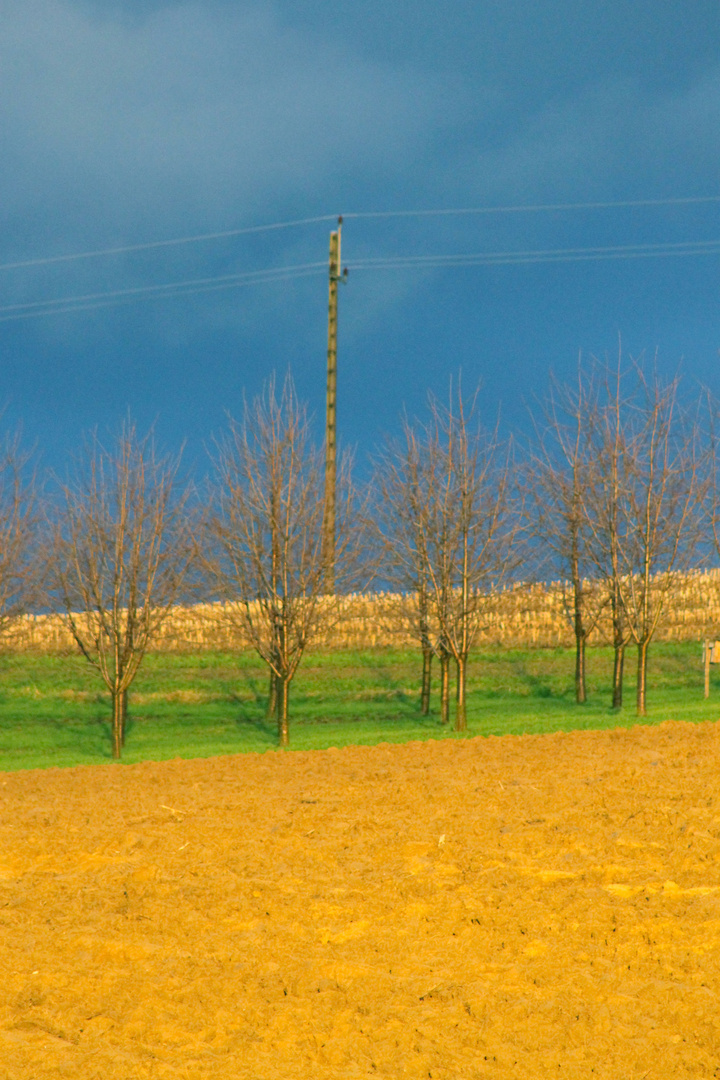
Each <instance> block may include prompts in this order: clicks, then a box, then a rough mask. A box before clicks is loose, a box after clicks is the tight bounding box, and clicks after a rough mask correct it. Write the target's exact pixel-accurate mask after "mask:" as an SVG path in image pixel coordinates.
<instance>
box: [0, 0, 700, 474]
mask: <svg viewBox="0 0 720 1080" xmlns="http://www.w3.org/2000/svg"><path fill="white" fill-rule="evenodd" d="M0 12H1V15H2V17H1V19H0V82H1V85H0V154H1V155H2V161H3V169H2V172H1V173H0V222H1V226H2V227H1V228H0V265H2V266H3V267H6V266H7V264H9V263H18V262H26V261H30V260H42V259H48V258H52V257H55V256H59V255H66V254H72V253H82V252H86V251H91V250H97V249H106V248H114V247H125V246H132V245H137V244H146V243H152V242H154V241H160V240H167V239H173V238H182V237H188V236H194V235H200V234H205V233H209V232H224V231H227V230H238V229H242V228H244V227H249V226H254V225H260V224H266V223H267V224H269V223H275V222H285V221H292V220H297V219H304V218H309V217H315V216H320V217H322V216H324V215H334V214H338V213H343V214H345V215H348V217H347V218H346V221H345V225H344V230H343V261H344V262H345V263H346V264H347V265H348V267H349V269H350V278H349V281H348V284H347V286H345V287H343V289H342V295H341V298H340V299H341V310H340V351H339V414H338V415H339V424H340V428H341V433H342V437H343V439H344V441H345V442H346V443H349V444H356V445H357V446H358V449H359V451H360V455H361V456H362V455H363V454H365V453H366V452H367V451H370V450H371V449H372V446H373V445H374V444H375V443H376V442H377V441H378V440H379V439H380V438H381V437H382V435H383V433H384V432H386V431H391V430H393V429H394V428H395V426H396V425H397V420H398V416H399V414H400V412H401V410H402V409H403V408H404V407H405V408H407V410H408V411H409V412H410V413H413V412H416V411H418V410H421V409H422V406H423V401H424V398H425V395H426V392H427V391H428V390H433V391H435V392H436V393H439V394H444V393H445V392H446V389H447V386H448V382H449V379H450V376H451V375H452V374H453V373H456V372H457V371H458V369H462V373H463V382H464V385H465V386H466V387H468V388H471V387H474V385H475V384H476V383H478V382H482V386H483V390H482V403H483V411H484V413H485V415H486V417H487V419H488V422H492V420H493V419H494V417H495V416H496V414H497V411H498V409H500V410H501V413H502V416H503V417H504V419H505V420H506V421H507V422H508V424H511V425H516V426H522V424H523V423H524V418H525V415H526V413H525V410H526V405H527V403H528V402H530V401H532V399H533V396H534V395H541V394H542V393H543V391H544V389H545V387H546V385H547V378H548V372H549V370H550V368H552V369H553V370H554V371H555V372H556V374H558V375H560V377H562V376H563V375H564V374H566V373H568V374H569V373H571V372H572V371H573V370H574V368H575V364H576V362H577V356H578V353H579V352H580V351H582V353H583V354H586V355H589V354H595V355H600V356H604V355H605V354H608V355H613V354H615V353H616V351H617V347H618V336H619V335H621V336H622V341H623V347H624V349H625V351H626V352H629V353H632V354H635V355H636V354H638V353H640V352H641V351H643V350H644V351H645V352H646V353H649V354H654V353H655V352H656V351H657V353H658V357H659V364H660V367H661V369H663V370H666V371H668V372H671V371H674V370H675V369H676V367H677V366H678V364H679V363H680V362H682V365H683V370H684V371H685V372H686V373H687V375H688V377H690V378H697V379H698V380H700V381H701V382H704V383H708V384H710V385H711V386H712V387H713V388H714V389H715V390H716V391H720V378H719V377H718V376H719V374H720V372H719V368H718V365H719V364H720V359H719V357H718V348H719V347H720V332H719V328H718V291H719V284H720V283H719V275H718V270H719V266H718V262H719V257H718V254H717V253H715V254H704V255H699V254H692V255H685V256H682V257H668V256H667V255H664V256H663V257H659V258H641V259H617V260H609V259H607V260H583V261H574V262H553V263H546V262H540V263H520V264H515V265H493V266H487V265H475V266H458V265H453V266H448V267H445V268H442V267H437V266H425V267H421V268H418V267H415V268H408V267H397V266H395V267H393V268H391V269H378V268H371V267H366V268H364V269H363V268H361V264H362V263H363V261H364V260H368V259H375V258H382V257H385V258H388V259H389V260H391V261H393V260H397V259H398V258H399V257H403V256H430V255H431V256H436V255H447V256H453V255H458V254H461V253H482V252H518V251H536V250H557V249H587V248H599V247H624V246H627V245H651V244H673V243H675V244H687V243H693V244H697V243H706V242H709V241H716V240H720V202H714V203H713V202H697V203H676V204H673V205H663V206H644V207H637V206H636V207H624V208H620V207H616V208H606V209H599V208H596V209H575V210H567V211H559V210H555V211H534V212H512V213H492V214H478V215H457V216H437V217H398V218H363V217H358V218H353V217H351V216H349V215H352V214H354V213H356V214H362V213H367V212H373V211H407V210H415V209H422V210H424V209H449V208H457V207H474V208H483V207H486V208H493V207H507V206H523V205H537V204H543V205H547V204H552V205H557V204H568V203H572V204H577V203H598V202H627V201H633V200H640V201H642V200H664V199H690V198H699V197H706V196H716V195H720V183H719V182H718V180H719V178H720V138H719V137H718V132H719V131H720V61H719V60H718V42H719V41H720V9H718V5H717V2H716V0H694V2H693V3H692V4H691V5H689V4H687V3H680V2H679V0H678V2H675V0H652V2H650V0H623V2H622V3H621V2H620V0H616V2H608V0H605V2H603V0H595V2H593V3H590V2H583V0H572V2H570V0H546V2H544V3H542V4H539V3H537V2H534V3H533V2H530V0H503V2H500V0H495V2H492V3H489V2H487V3H483V2H478V0H475V2H472V3H471V2H469V0H455V2H453V0H448V2H446V3H445V4H442V5H439V4H437V3H431V2H429V0H414V2H413V3H412V4H411V3H399V2H397V0H383V2H382V3H381V2H380V0H363V2H359V3H356V4H354V5H341V4H337V3H336V2H334V3H330V2H329V0H315V2H302V0H293V2H291V0H278V2H275V3H266V2H263V0H258V2H255V3H244V2H242V0H233V2H229V0H228V2H223V0H202V2H196V3H190V2H174V0H166V2H144V0H0ZM331 224H332V223H331V222H330V221H321V222H316V223H314V224H308V225H305V226H297V227H293V228H289V229H283V230H276V231H270V232H262V233H254V234H247V235H243V236H235V237H225V238H220V239H215V240H206V241H201V242H197V243H188V244H182V245H171V246H166V247H157V248H153V249H149V250H145V251H140V252H125V253H123V254H117V255H114V256H104V257H97V258H92V259H79V260H70V261H62V262H54V263H43V262H36V263H34V265H32V266H25V267H16V268H14V269H2V270H0V309H5V310H0V320H4V321H0V357H1V359H2V364H1V367H0V371H1V372H2V375H1V377H0V402H4V403H6V411H5V422H6V423H10V424H14V423H16V422H18V421H21V422H22V424H23V427H24V430H25V432H26V434H27V437H28V439H29V440H30V441H36V442H37V443H38V445H39V446H40V448H41V449H42V450H43V452H44V455H45V458H46V460H47V461H48V463H49V464H51V465H52V466H54V467H56V468H60V467H62V463H63V461H64V459H65V455H66V454H67V453H68V452H69V451H72V450H73V449H74V448H75V447H77V446H78V445H79V443H80V441H81V436H82V433H83V431H85V430H87V429H88V428H91V427H93V426H95V425H97V426H98V427H99V428H100V429H103V428H106V427H108V426H114V425H117V423H118V422H119V421H120V419H121V418H122V417H123V416H124V415H125V414H126V413H127V412H128V410H130V412H131V413H132V414H133V415H134V416H135V417H136V419H137V420H138V422H139V423H140V425H141V426H147V425H149V424H150V423H152V422H156V424H157V430H158V433H159V435H160V436H161V439H162V441H163V442H164V443H165V444H166V445H169V446H170V447H173V448H175V447H178V446H179V445H180V444H181V443H182V442H183V441H186V443H187V451H186V452H187V454H188V455H189V457H190V458H197V460H198V462H199V463H200V464H201V466H202V465H203V463H204V456H203V455H204V451H203V445H204V443H205V442H207V441H208V439H209V438H210V436H211V435H212V433H213V432H218V431H219V430H220V429H221V428H222V426H223V424H224V418H225V413H226V411H230V412H232V413H235V414H238V413H239V412H240V411H241V408H242V397H243V392H246V393H247V394H249V395H252V394H254V393H256V392H257V391H258V390H259V389H260V387H261V385H262V383H263V380H264V379H265V378H267V376H268V375H269V374H270V373H271V372H272V371H273V370H277V371H278V372H280V373H283V372H284V371H285V370H286V368H287V367H288V366H290V367H291V369H292V372H293V374H294V376H295V379H296V382H297V385H298V389H299V391H300V393H301V395H302V396H303V397H305V398H306V399H307V400H308V401H309V402H310V404H311V408H312V409H313V411H314V412H315V413H316V415H317V417H318V419H319V420H321V419H322V411H323V406H324V380H325V348H326V317H327V283H326V276H325V271H324V269H323V266H322V264H323V263H324V261H325V260H326V258H327V246H328V234H329V231H330V228H331ZM692 250H693V251H697V250H699V248H697V247H696V248H693V249H692ZM714 250H715V252H717V251H718V250H720V244H718V245H717V246H716V248H715V249H714ZM314 263H319V264H321V265H320V266H319V267H318V268H317V270H316V271H313V272H312V273H311V274H309V275H308V276H297V277H291V278H289V279H288V280H277V281H273V282H266V283H264V284H255V285H252V286H244V287H232V288H223V289H214V290H212V291H205V292H198V293H193V294H189V295H182V296H177V295H176V296H174V297H172V296H171V297H169V298H164V299H158V298H157V297H154V298H150V297H149V295H148V294H140V295H139V296H138V299H137V300H136V301H134V302H132V303H130V302H124V303H122V304H118V305H116V306H102V307H89V308H87V309H85V310H77V311H74V312H64V313H57V312H56V313H54V314H51V315H42V316H40V317H32V318H15V317H14V316H17V315H19V314H22V315H27V314H29V313H31V312H32V313H35V312H37V311H39V310H42V308H37V307H36V308H29V307H21V306H17V307H13V305H32V304H40V303H41V302H44V301H46V300H54V299H56V298H58V297H65V296H85V295H95V294H98V293H103V292H111V291H118V290H128V289H143V288H145V287H147V286H151V285H163V284H166V283H172V282H177V281H189V280H198V279H211V278H212V279H215V278H218V277H220V276H224V275H234V274H243V273H246V272H252V271H256V270H263V269H266V268H275V267H284V266H304V265H306V264H314ZM354 264H357V265H355V268H354ZM170 292H172V290H170ZM80 306H84V305H80ZM10 316H13V317H12V318H11V317H10Z"/></svg>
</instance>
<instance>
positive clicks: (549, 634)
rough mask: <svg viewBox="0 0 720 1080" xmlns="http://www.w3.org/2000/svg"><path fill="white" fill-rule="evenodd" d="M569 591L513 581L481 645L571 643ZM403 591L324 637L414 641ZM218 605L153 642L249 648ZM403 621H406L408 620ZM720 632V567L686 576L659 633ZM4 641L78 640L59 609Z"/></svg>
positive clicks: (167, 647)
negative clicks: (229, 623) (401, 615)
mask: <svg viewBox="0 0 720 1080" xmlns="http://www.w3.org/2000/svg"><path fill="white" fill-rule="evenodd" d="M570 601H571V596H570V594H569V593H568V591H567V590H566V589H564V588H563V587H562V586H561V585H558V584H553V585H543V584H535V585H516V586H514V587H513V588H511V589H507V590H506V591H504V592H500V593H498V594H496V595H495V596H493V597H492V598H491V602H490V603H489V604H488V611H487V617H486V619H485V625H484V627H483V628H482V629H481V631H480V633H479V635H478V645H480V646H482V645H486V646H498V645H502V646H506V647H509V648H512V647H515V648H533V647H537V648H543V647H554V646H569V645H571V644H572V643H573V634H572V626H571V621H570V618H569V611H570ZM403 608H407V603H406V602H405V601H404V600H403V598H401V597H398V596H396V595H393V594H389V593H376V594H355V595H352V596H348V597H346V598H344V599H343V600H342V601H341V602H340V610H339V614H333V616H332V617H331V618H329V619H328V629H327V630H326V631H325V632H324V634H323V635H321V638H320V640H319V642H318V643H319V644H320V645H321V646H322V647H324V648H328V649H354V648H366V647H382V646H386V647H387V646H393V645H395V646H403V645H413V644H414V643H415V637H414V636H413V634H412V633H411V631H410V630H409V628H408V626H407V621H408V620H407V611H406V612H405V616H406V617H405V619H402V618H400V619H398V617H397V615H398V611H399V610H400V609H403ZM223 610H224V609H223V606H222V605H220V604H196V605H193V606H188V607H182V606H178V607H177V608H175V610H174V611H173V613H172V615H171V616H170V618H169V619H168V620H167V621H166V623H165V624H164V627H163V630H162V633H161V635H160V637H159V638H158V639H157V642H156V646H155V647H156V649H157V650H158V651H200V650H204V649H208V650H210V649H219V650H223V649H227V650H236V649H245V648H248V647H249V643H248V641H247V640H244V639H243V638H242V636H241V635H240V634H239V633H238V632H237V631H236V630H233V629H231V628H230V627H229V626H228V624H227V621H226V620H225V619H224V618H223ZM403 623H405V625H403ZM609 631H610V627H609V620H608V619H607V618H606V619H605V620H601V622H600V625H599V626H598V628H597V629H596V631H595V632H594V633H593V635H592V636H591V639H590V642H591V644H600V643H602V642H604V641H607V640H608V639H609ZM716 635H720V570H705V571H695V572H693V573H691V574H687V575H685V576H684V577H683V578H682V579H681V580H680V581H679V582H678V583H677V586H676V587H675V588H674V590H673V594H672V599H671V601H668V602H667V605H666V609H665V612H664V616H663V620H662V622H661V625H660V628H659V630H658V633H657V639H658V640H662V641H688V640H698V639H702V638H705V637H715V636H716ZM7 645H8V647H9V648H11V649H14V650H16V651H21V650H28V649H30V650H35V651H38V652H66V651H68V650H72V649H73V648H74V643H73V639H72V636H71V634H70V631H69V629H68V626H67V622H66V620H65V619H64V618H63V617H62V616H59V615H26V616H23V617H22V618H20V619H18V620H16V621H15V623H14V624H13V626H12V627H11V628H10V632H9V634H8V637H7Z"/></svg>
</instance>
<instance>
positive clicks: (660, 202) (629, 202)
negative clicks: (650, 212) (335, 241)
mask: <svg viewBox="0 0 720 1080" xmlns="http://www.w3.org/2000/svg"><path fill="white" fill-rule="evenodd" d="M717 202H720V195H698V196H689V197H685V198H680V199H624V200H620V201H616V202H584V203H534V204H527V205H524V204H523V205H518V206H465V207H460V208H457V209H441V210H371V211H365V212H362V213H355V214H343V220H344V221H347V220H349V219H350V218H353V219H356V218H405V217H451V216H453V215H462V214H467V215H470V214H529V213H541V212H545V211H561V210H611V209H612V210H614V209H627V208H630V207H643V206H687V205H692V204H694V203H717Z"/></svg>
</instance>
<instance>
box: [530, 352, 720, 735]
mask: <svg viewBox="0 0 720 1080" xmlns="http://www.w3.org/2000/svg"><path fill="white" fill-rule="evenodd" d="M681 390H682V386H681V382H680V379H679V378H678V377H676V378H674V379H672V380H670V381H663V380H662V379H661V378H660V377H659V376H658V374H657V371H656V370H655V369H654V368H653V367H650V368H646V367H644V366H643V365H641V364H638V363H633V364H630V365H624V364H623V363H622V361H619V362H618V364H617V366H615V367H614V368H612V369H611V368H608V367H607V366H605V365H600V364H598V363H596V362H594V363H591V364H590V365H588V366H586V367H585V368H583V367H579V370H578V378H577V383H576V385H575V386H573V387H568V386H560V387H555V388H554V389H553V393H552V394H551V395H550V398H549V400H548V401H547V402H546V404H545V408H544V410H543V413H542V420H541V421H539V422H538V423H537V424H536V439H535V442H534V447H533V449H532V451H531V453H530V454H529V460H528V466H527V473H526V477H525V492H526V498H527V499H528V502H529V503H530V506H531V512H530V513H529V515H528V520H529V522H531V524H532V528H533V529H534V532H535V536H536V537H537V539H538V540H540V541H541V543H542V545H543V549H544V553H545V556H546V558H547V560H548V562H549V565H550V567H551V568H552V571H553V574H554V576H556V577H557V578H558V579H559V580H561V581H563V582H565V583H566V607H567V611H568V616H569V618H570V620H571V622H572V626H573V630H574V634H575V641H576V665H575V688H576V698H577V701H578V702H583V701H585V699H586V684H585V647H586V643H587V639H588V637H589V635H590V634H591V633H592V632H593V630H594V629H595V627H596V626H597V625H598V622H599V620H600V619H601V617H607V616H608V615H609V620H610V622H611V625H612V645H613V649H614V668H613V691H612V705H613V707H614V708H619V707H620V706H621V705H622V695H623V669H624V658H625V650H626V648H627V646H628V645H629V644H631V643H633V644H634V645H635V646H636V648H637V689H636V707H637V713H638V715H640V716H644V715H645V713H646V699H647V660H648V649H649V646H650V643H651V641H652V639H653V637H654V635H655V633H656V631H657V629H658V626H659V625H660V624H661V622H662V619H663V616H664V614H665V613H666V611H667V607H668V600H669V598H670V597H671V596H672V595H673V593H674V592H676V591H677V588H678V586H679V583H680V582H681V581H682V579H683V577H684V576H685V575H686V574H687V572H688V570H690V569H692V568H695V567H696V566H697V565H698V563H699V562H702V561H710V560H716V559H717V557H718V555H719V554H720V545H719V544H718V538H719V537H718V520H719V509H720V506H719V503H718V497H717V496H718V491H717V483H716V470H717V445H716V439H715V425H714V416H715V413H716V406H715V405H714V403H713V401H712V400H711V399H710V398H709V397H708V395H707V394H702V393H698V394H697V395H696V396H695V397H694V398H692V397H691V398H689V399H688V398H687V397H686V396H684V395H683V394H682V392H681Z"/></svg>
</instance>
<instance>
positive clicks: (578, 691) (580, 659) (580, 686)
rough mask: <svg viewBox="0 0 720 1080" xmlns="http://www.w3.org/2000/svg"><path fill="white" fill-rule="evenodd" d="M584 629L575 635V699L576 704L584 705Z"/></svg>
mask: <svg viewBox="0 0 720 1080" xmlns="http://www.w3.org/2000/svg"><path fill="white" fill-rule="evenodd" d="M586 640H587V639H586V637H585V631H584V630H581V631H580V633H576V635H575V700H576V702H577V703H578V705H584V704H585V702H586V701H587V691H586V688H585V642H586Z"/></svg>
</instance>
